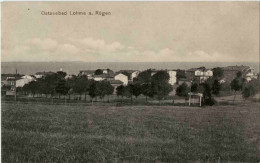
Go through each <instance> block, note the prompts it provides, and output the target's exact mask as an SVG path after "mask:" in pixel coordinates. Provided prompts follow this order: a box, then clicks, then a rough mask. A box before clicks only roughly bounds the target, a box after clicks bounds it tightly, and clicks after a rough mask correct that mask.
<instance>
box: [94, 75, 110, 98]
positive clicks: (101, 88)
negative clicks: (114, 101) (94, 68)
mask: <svg viewBox="0 0 260 163" xmlns="http://www.w3.org/2000/svg"><path fill="white" fill-rule="evenodd" d="M109 85H110V83H109V82H108V81H105V80H103V81H100V82H97V95H98V96H99V97H100V99H104V97H105V95H107V92H108V91H107V88H108V87H109Z"/></svg>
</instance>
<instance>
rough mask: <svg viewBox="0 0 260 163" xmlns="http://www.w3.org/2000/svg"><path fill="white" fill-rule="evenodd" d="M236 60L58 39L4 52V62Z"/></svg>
mask: <svg viewBox="0 0 260 163" xmlns="http://www.w3.org/2000/svg"><path fill="white" fill-rule="evenodd" d="M239 59H241V58H234V57H232V56H230V55H227V54H220V53H218V52H213V53H207V52H205V51H203V50H196V51H191V52H188V53H182V54H179V53H178V52H176V51H174V50H172V49H171V48H168V47H166V48H163V49H159V50H157V51H155V50H149V49H147V50H140V49H137V48H136V47H133V46H126V45H122V44H121V43H120V42H117V41H115V42H111V43H109V42H106V41H105V40H102V39H93V38H90V37H88V38H83V39H69V40H67V41H66V43H60V42H58V41H56V40H54V39H51V38H46V39H39V38H32V39H28V40H27V41H25V43H23V44H21V45H16V47H15V48H12V49H11V48H10V49H4V50H3V51H2V60H3V61H89V62H93V61H99V62H106V61H109V62H113V61H122V62H219V61H225V62H234V61H239Z"/></svg>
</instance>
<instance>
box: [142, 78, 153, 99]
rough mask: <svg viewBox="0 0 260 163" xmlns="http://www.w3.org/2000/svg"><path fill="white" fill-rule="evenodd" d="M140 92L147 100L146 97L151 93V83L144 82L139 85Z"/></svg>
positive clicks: (150, 95)
mask: <svg viewBox="0 0 260 163" xmlns="http://www.w3.org/2000/svg"><path fill="white" fill-rule="evenodd" d="M141 91H142V94H143V95H144V96H145V100H146V102H147V97H152V96H153V94H152V93H151V84H149V83H144V84H142V85H141Z"/></svg>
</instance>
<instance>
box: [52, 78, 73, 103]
mask: <svg viewBox="0 0 260 163" xmlns="http://www.w3.org/2000/svg"><path fill="white" fill-rule="evenodd" d="M69 89H70V88H69V87H68V85H67V84H66V81H65V80H64V79H60V80H59V81H58V84H57V86H56V88H55V90H56V92H57V93H58V94H59V95H64V99H65V95H67V94H68V91H69ZM59 97H60V96H59Z"/></svg>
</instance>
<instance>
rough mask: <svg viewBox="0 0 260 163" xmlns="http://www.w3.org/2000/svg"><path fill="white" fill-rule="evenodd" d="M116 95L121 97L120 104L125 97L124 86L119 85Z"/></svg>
mask: <svg viewBox="0 0 260 163" xmlns="http://www.w3.org/2000/svg"><path fill="white" fill-rule="evenodd" d="M116 94H117V96H121V102H122V99H123V97H124V95H125V86H123V85H120V86H118V87H117V88H116Z"/></svg>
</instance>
